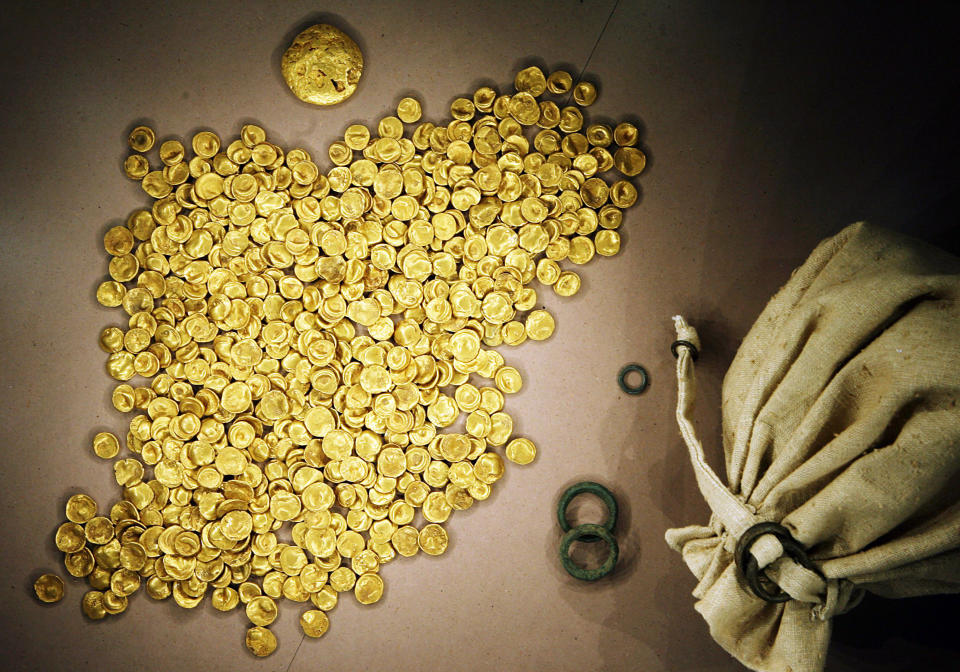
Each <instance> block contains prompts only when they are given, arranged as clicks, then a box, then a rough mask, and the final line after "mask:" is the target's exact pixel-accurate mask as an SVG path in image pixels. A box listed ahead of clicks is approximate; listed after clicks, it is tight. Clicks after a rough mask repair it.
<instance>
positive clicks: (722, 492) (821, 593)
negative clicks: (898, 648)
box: [671, 315, 835, 615]
mask: <svg viewBox="0 0 960 672" xmlns="http://www.w3.org/2000/svg"><path fill="white" fill-rule="evenodd" d="M673 323H674V327H675V328H676V332H677V340H676V341H674V343H673V345H672V346H671V350H672V351H673V354H674V356H675V357H676V358H677V425H678V426H679V427H680V435H681V436H682V437H683V441H684V443H686V444H687V450H688V452H689V454H690V462H691V464H692V465H693V471H694V475H695V476H696V479H697V487H698V488H699V489H700V493H701V494H702V495H703V498H704V500H706V502H707V504H708V505H709V506H710V510H711V511H713V514H714V516H715V517H716V519H717V520H719V522H720V523H721V524H722V525H723V527H724V529H725V530H726V533H727V534H728V535H729V536H730V537H732V539H733V541H734V542H738V541H739V540H740V539H741V538H742V537H743V536H744V534H745V533H747V532H748V531H749V530H751V529H754V528H755V529H754V532H755V533H756V532H759V534H750V535H748V536H749V537H750V543H749V544H747V545H746V546H741V548H740V553H738V556H740V555H744V556H746V554H749V555H750V556H752V558H750V559H749V562H743V563H742V565H744V566H747V565H749V566H750V567H751V568H756V569H757V570H760V571H762V570H763V569H764V568H766V567H768V566H770V565H772V564H773V563H774V562H776V574H777V575H778V584H779V586H780V588H781V589H782V590H783V591H785V593H781V595H784V596H786V595H789V597H790V598H793V599H795V600H799V601H801V602H813V603H817V604H822V603H823V602H824V599H825V597H826V596H827V583H828V582H827V581H826V580H825V579H824V578H823V576H821V575H820V574H819V572H817V571H816V570H815V568H814V567H813V565H812V563H810V562H809V560H807V558H806V555H805V553H804V551H803V548H802V546H800V545H799V544H797V542H796V541H794V540H793V538H792V537H790V535H789V532H787V530H786V529H784V528H782V527H781V526H780V525H773V526H771V522H772V521H765V520H762V519H760V518H758V517H757V516H756V511H755V509H754V508H753V507H751V506H750V505H749V504H747V503H746V502H745V501H744V500H743V499H742V498H741V497H738V496H737V495H735V494H734V493H732V492H730V489H729V488H727V486H726V485H724V484H723V482H722V481H721V480H720V478H719V477H718V476H717V474H716V473H715V472H714V471H713V469H711V468H710V465H709V464H707V461H706V458H705V456H704V452H703V445H702V444H701V443H700V440H699V439H698V438H697V433H696V430H695V429H694V426H693V421H692V419H691V416H692V413H693V404H694V400H695V398H696V381H695V378H694V375H693V362H694V361H695V359H696V358H697V355H698V354H699V350H700V337H699V336H698V335H697V330H696V329H694V328H693V327H692V326H690V325H689V324H687V321H686V320H685V319H684V318H683V317H682V316H680V315H676V316H674V318H673ZM764 526H766V527H764ZM768 527H769V528H771V530H772V527H777V528H780V529H782V532H778V531H771V530H768V529H767V528H768ZM781 540H782V541H783V542H784V543H781ZM785 544H786V545H787V546H789V547H790V552H789V553H787V552H786V551H785V548H784V545H785ZM801 556H802V557H801ZM737 564H738V566H741V560H740V559H738V563H737ZM753 577H754V578H753V579H752V581H753V582H754V583H756V582H757V579H756V571H754V572H753ZM751 589H752V590H753V592H754V594H756V595H758V596H759V597H761V598H762V599H765V600H768V601H782V599H781V600H771V599H768V598H769V595H770V593H769V591H766V590H764V589H762V588H760V587H759V586H758V587H757V588H755V589H754V588H751ZM833 592H835V591H833ZM831 611H832V610H831ZM818 615H819V614H818Z"/></svg>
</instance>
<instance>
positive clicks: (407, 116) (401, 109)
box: [397, 98, 422, 124]
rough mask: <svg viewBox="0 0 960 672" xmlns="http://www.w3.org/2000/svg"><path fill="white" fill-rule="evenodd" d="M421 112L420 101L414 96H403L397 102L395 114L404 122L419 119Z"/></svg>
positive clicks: (408, 122)
mask: <svg viewBox="0 0 960 672" xmlns="http://www.w3.org/2000/svg"><path fill="white" fill-rule="evenodd" d="M421 113H422V111H421V108H420V101H418V100H417V99H416V98H403V99H401V100H400V102H399V103H397V116H398V117H399V118H400V121H402V122H403V123H405V124H412V123H415V122H417V121H420V115H421Z"/></svg>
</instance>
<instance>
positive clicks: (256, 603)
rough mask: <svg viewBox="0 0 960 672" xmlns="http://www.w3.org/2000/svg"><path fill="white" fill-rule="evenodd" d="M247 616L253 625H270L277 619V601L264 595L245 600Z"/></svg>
mask: <svg viewBox="0 0 960 672" xmlns="http://www.w3.org/2000/svg"><path fill="white" fill-rule="evenodd" d="M246 611H247V618H249V619H250V622H251V623H253V624H254V625H270V624H271V623H273V622H274V621H275V620H277V603H276V602H274V601H273V600H272V599H270V598H269V597H267V596H266V595H260V596H259V597H255V598H253V599H252V600H250V601H249V602H247V609H246Z"/></svg>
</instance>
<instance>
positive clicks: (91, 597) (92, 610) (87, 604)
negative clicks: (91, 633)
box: [80, 590, 107, 621]
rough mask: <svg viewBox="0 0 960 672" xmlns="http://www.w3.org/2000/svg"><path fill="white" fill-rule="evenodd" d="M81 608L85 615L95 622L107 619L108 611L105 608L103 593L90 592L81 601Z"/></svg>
mask: <svg viewBox="0 0 960 672" xmlns="http://www.w3.org/2000/svg"><path fill="white" fill-rule="evenodd" d="M80 607H81V608H82V609H83V613H84V615H85V616H86V617H87V618H89V619H90V620H93V621H99V620H101V619H103V618H106V616H107V611H106V609H104V608H103V593H101V592H100V591H98V590H88V591H87V592H86V593H84V594H83V599H81V600H80Z"/></svg>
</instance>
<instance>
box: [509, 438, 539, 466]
mask: <svg viewBox="0 0 960 672" xmlns="http://www.w3.org/2000/svg"><path fill="white" fill-rule="evenodd" d="M505 454H506V456H507V459H508V460H510V461H511V462H515V463H516V464H530V463H531V462H533V459H534V458H535V457H536V456H537V447H536V445H534V443H533V441H531V440H530V439H526V438H516V439H513V440H512V441H511V442H510V443H508V444H507V448H506V450H505Z"/></svg>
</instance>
